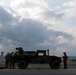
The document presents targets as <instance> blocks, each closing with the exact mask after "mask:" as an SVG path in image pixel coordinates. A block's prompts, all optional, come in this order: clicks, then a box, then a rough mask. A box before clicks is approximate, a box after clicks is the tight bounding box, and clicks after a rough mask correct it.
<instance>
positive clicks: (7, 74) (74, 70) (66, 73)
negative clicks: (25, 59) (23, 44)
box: [0, 62, 76, 75]
mask: <svg viewBox="0 0 76 75" xmlns="http://www.w3.org/2000/svg"><path fill="white" fill-rule="evenodd" d="M0 75H76V62H69V63H68V69H63V63H62V64H61V67H60V69H50V67H49V65H48V64H29V66H28V68H27V69H18V68H16V69H0Z"/></svg>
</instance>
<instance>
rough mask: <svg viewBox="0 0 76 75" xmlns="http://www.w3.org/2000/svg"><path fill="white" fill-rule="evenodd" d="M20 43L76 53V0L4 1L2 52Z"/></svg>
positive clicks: (0, 3) (0, 23)
mask: <svg viewBox="0 0 76 75" xmlns="http://www.w3.org/2000/svg"><path fill="white" fill-rule="evenodd" d="M19 46H20V47H23V49H24V50H38V49H50V54H51V55H58V56H62V53H63V52H64V51H66V52H67V54H68V55H76V0H0V51H4V53H5V54H6V53H7V52H12V51H15V48H16V47H19Z"/></svg>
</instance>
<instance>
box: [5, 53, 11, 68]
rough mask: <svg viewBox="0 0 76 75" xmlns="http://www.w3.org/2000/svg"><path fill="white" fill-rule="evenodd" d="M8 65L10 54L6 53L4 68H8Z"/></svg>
mask: <svg viewBox="0 0 76 75" xmlns="http://www.w3.org/2000/svg"><path fill="white" fill-rule="evenodd" d="M9 63H10V53H7V54H6V56H5V68H9Z"/></svg>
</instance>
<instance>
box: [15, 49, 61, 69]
mask: <svg viewBox="0 0 76 75" xmlns="http://www.w3.org/2000/svg"><path fill="white" fill-rule="evenodd" d="M15 62H16V63H18V68H19V69H25V68H27V67H28V65H29V63H33V64H34V63H35V64H36V63H37V64H45V63H48V64H49V66H50V67H51V68H52V69H59V68H60V64H61V57H57V56H50V55H49V50H37V51H24V55H21V56H20V55H18V54H17V55H16V56H15Z"/></svg>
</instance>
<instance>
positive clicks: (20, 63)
mask: <svg viewBox="0 0 76 75" xmlns="http://www.w3.org/2000/svg"><path fill="white" fill-rule="evenodd" d="M27 66H28V63H27V62H26V61H24V60H20V61H19V62H18V68H19V69H25V68H27Z"/></svg>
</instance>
